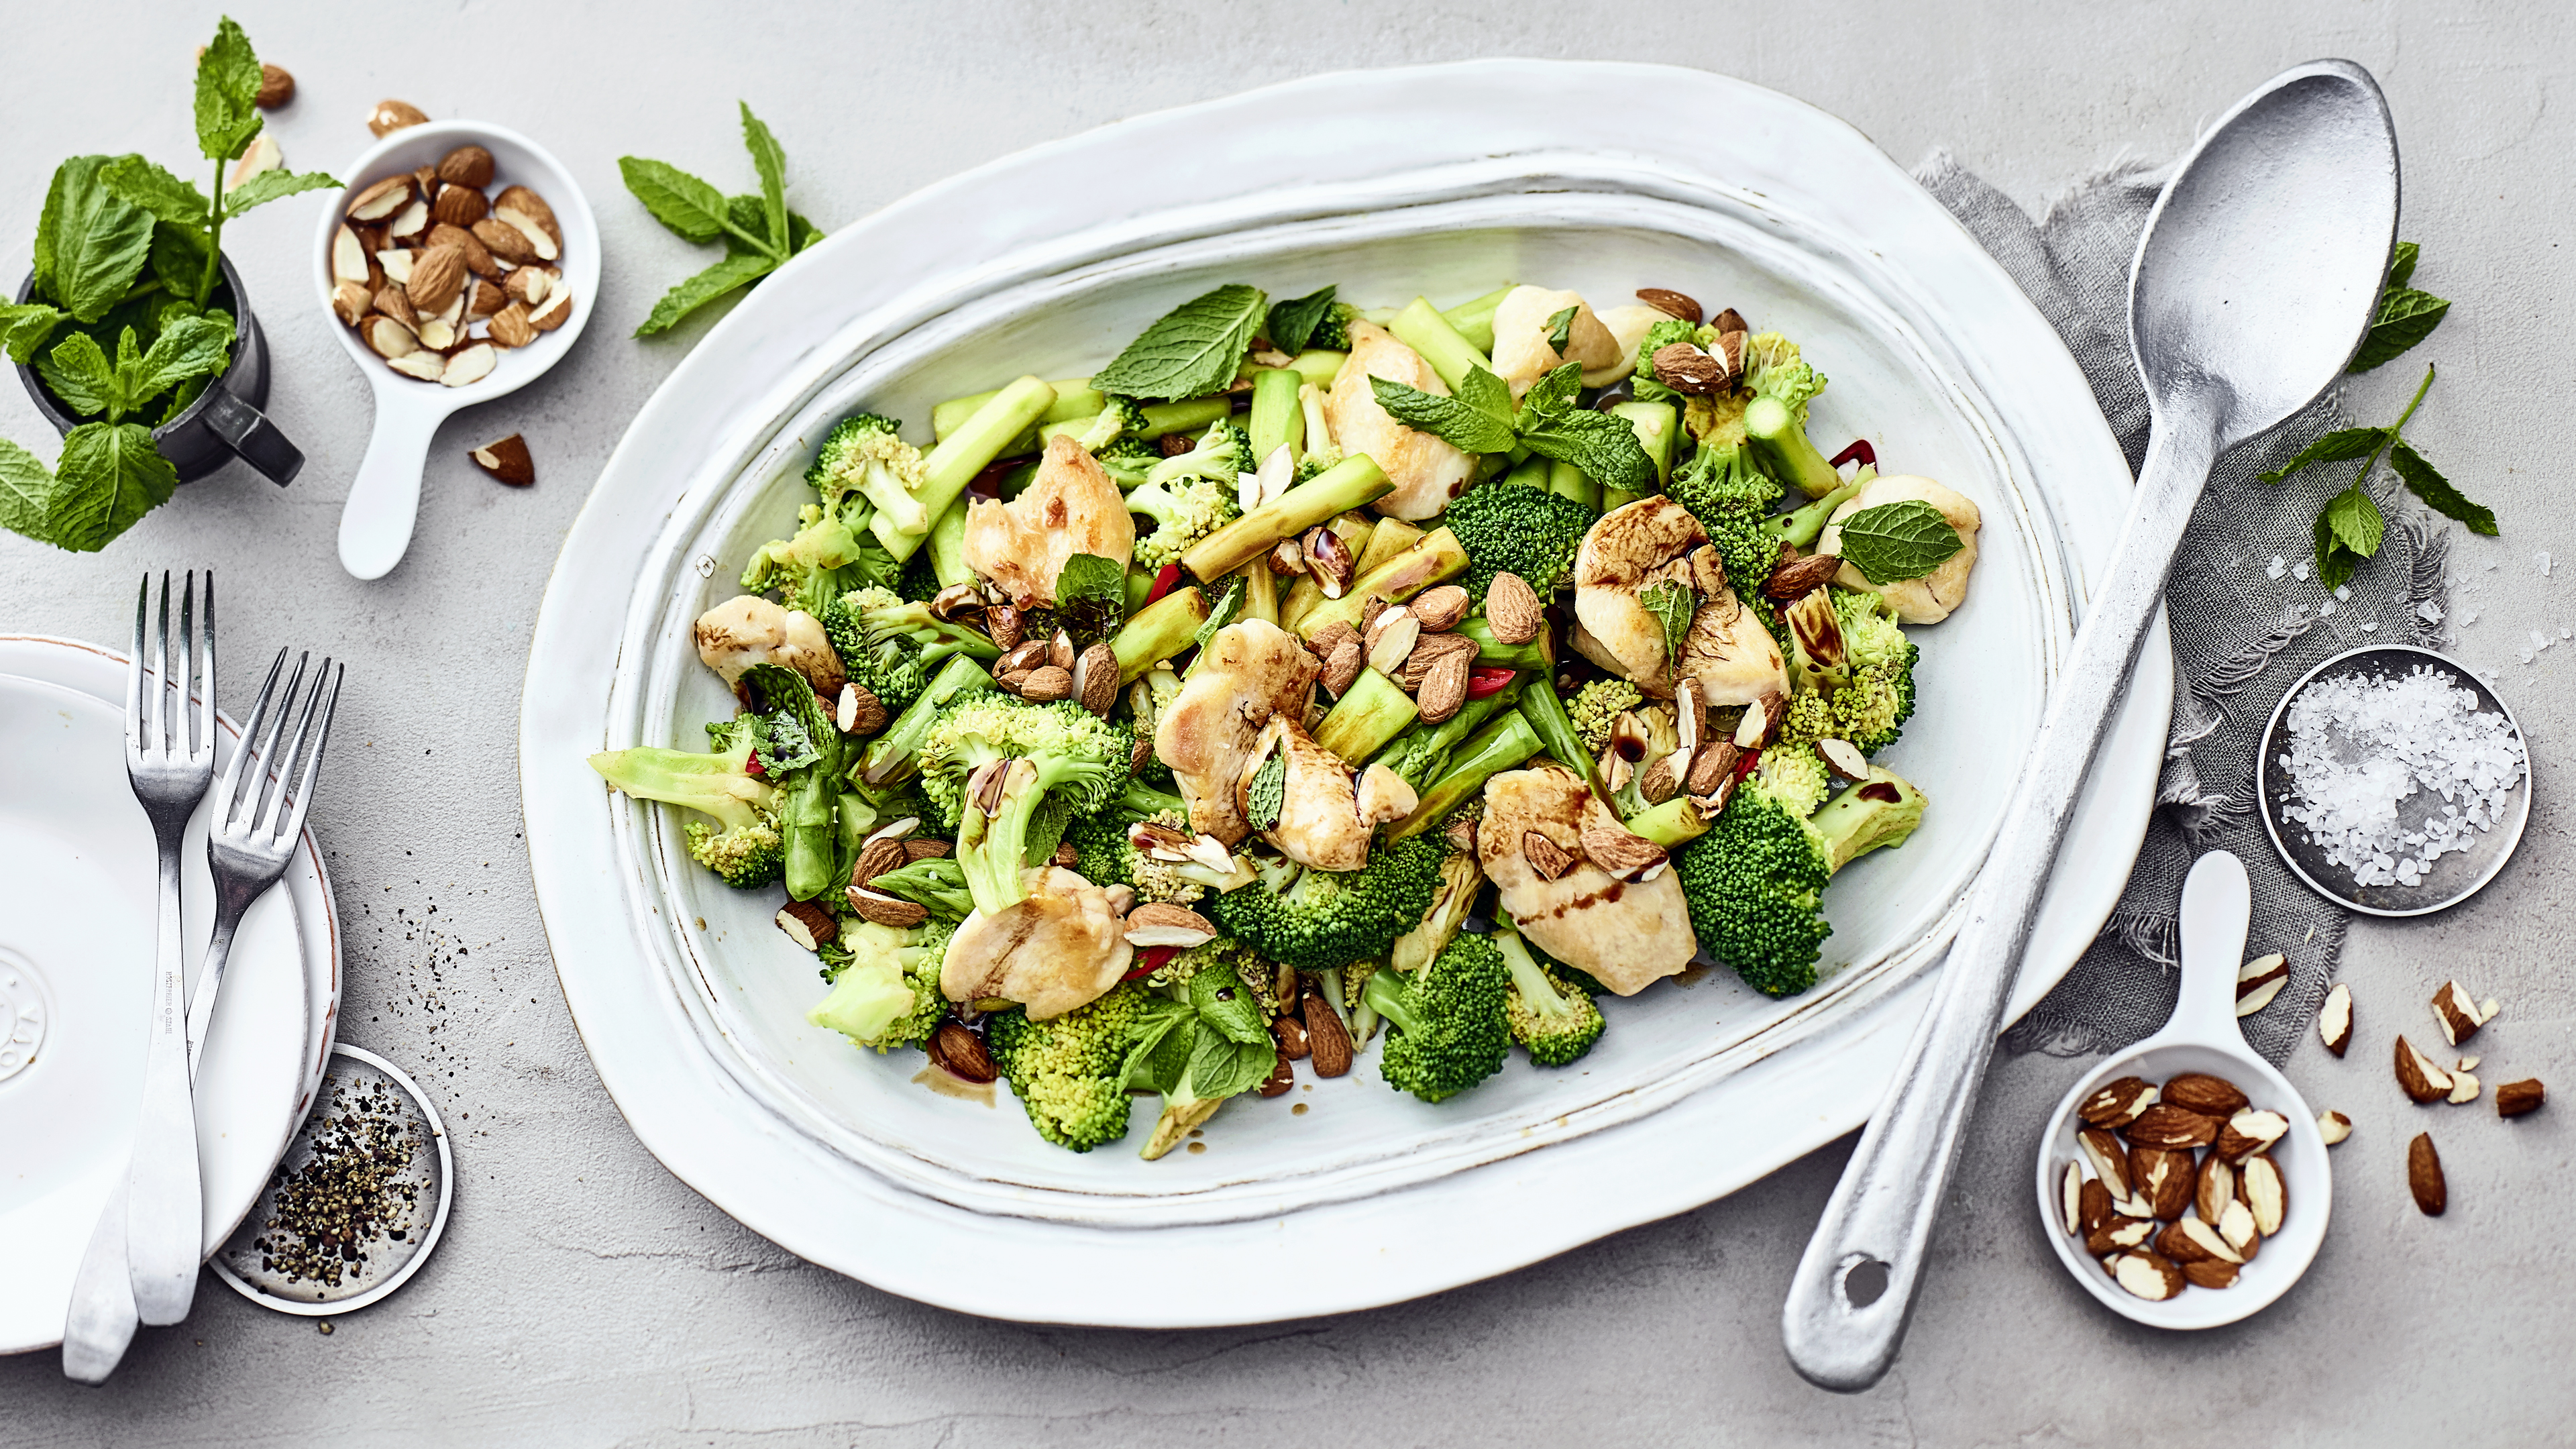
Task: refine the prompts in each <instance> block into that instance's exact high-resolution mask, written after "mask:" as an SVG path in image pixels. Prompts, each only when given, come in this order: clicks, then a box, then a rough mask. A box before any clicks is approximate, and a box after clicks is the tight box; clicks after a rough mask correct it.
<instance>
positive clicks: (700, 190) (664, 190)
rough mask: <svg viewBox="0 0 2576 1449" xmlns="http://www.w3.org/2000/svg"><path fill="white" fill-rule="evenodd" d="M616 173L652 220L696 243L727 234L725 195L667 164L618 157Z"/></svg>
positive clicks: (641, 158)
mask: <svg viewBox="0 0 2576 1449" xmlns="http://www.w3.org/2000/svg"><path fill="white" fill-rule="evenodd" d="M617 174H618V175H620V176H622V177H624V178H626V189H627V190H628V191H629V192H631V193H633V194H634V197H635V199H636V200H637V201H640V202H642V203H644V209H645V210H646V211H649V212H651V213H652V214H653V219H654V220H655V221H658V222H660V223H662V225H664V226H667V227H669V228H670V229H671V230H673V231H675V232H678V233H679V234H680V235H681V236H683V237H685V238H687V239H688V240H690V241H693V242H711V241H714V240H715V239H716V238H717V237H719V236H722V235H724V229H725V199H724V194H723V193H722V192H720V191H718V190H716V189H715V188H714V187H712V186H709V185H708V184H707V183H705V182H703V181H700V180H699V179H698V178H696V177H694V176H691V175H690V174H689V173H687V172H686V171H683V170H681V169H680V168H679V167H677V166H674V165H672V164H670V163H669V162H667V161H651V160H647V159H645V158H644V157H641V156H620V157H618V158H617Z"/></svg>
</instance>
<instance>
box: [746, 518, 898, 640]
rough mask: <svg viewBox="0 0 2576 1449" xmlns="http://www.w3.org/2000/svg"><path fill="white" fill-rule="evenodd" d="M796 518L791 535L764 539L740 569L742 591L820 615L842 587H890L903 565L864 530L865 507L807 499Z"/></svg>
mask: <svg viewBox="0 0 2576 1449" xmlns="http://www.w3.org/2000/svg"><path fill="white" fill-rule="evenodd" d="M797 519H798V527H797V530H796V536H795V537H794V538H786V539H779V540H776V541H774V542H770V543H765V544H762V545H761V546H760V549H759V551H758V552H756V553H754V554H753V555H752V556H751V562H750V563H749V564H748V565H746V566H745V567H744V568H743V571H742V587H743V588H744V590H745V591H747V592H749V593H754V594H767V593H771V592H776V593H778V594H780V595H781V596H783V597H784V598H785V599H786V601H787V607H789V608H791V609H802V610H804V611H805V612H806V613H808V614H812V615H813V616H814V617H816V618H818V619H819V618H821V617H823V615H824V614H825V612H827V611H828V610H829V609H830V608H831V605H832V601H833V600H834V599H836V598H838V597H839V596H840V595H841V594H842V592H843V591H845V590H849V589H855V588H863V587H871V586H873V587H885V586H889V585H891V584H893V583H894V582H895V581H896V580H897V579H898V578H900V577H901V576H902V573H903V565H902V564H900V563H897V562H896V561H895V557H894V555H893V554H890V553H888V552H886V549H885V545H884V544H881V543H879V542H877V539H876V536H875V535H874V534H872V533H867V532H863V531H862V525H864V524H865V522H866V519H867V514H866V510H865V509H864V508H859V509H857V513H856V516H855V517H853V516H851V515H850V514H849V513H848V512H844V511H834V510H827V509H825V508H823V507H821V506H820V505H817V504H812V503H808V504H806V505H805V506H804V507H803V508H802V509H799V510H798V511H797Z"/></svg>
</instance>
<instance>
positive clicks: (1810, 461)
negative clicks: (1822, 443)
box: [1744, 397, 1843, 498]
mask: <svg viewBox="0 0 2576 1449" xmlns="http://www.w3.org/2000/svg"><path fill="white" fill-rule="evenodd" d="M1744 436H1745V438H1746V439H1747V440H1748V441H1750V442H1751V443H1752V444H1753V450H1754V451H1755V452H1757V453H1760V454H1761V455H1762V461H1763V462H1765V463H1767V464H1769V465H1770V469H1771V476H1772V477H1774V478H1780V479H1784V480H1786V481H1788V482H1790V483H1792V484H1795V485H1796V486H1797V489H1798V491H1799V492H1801V493H1804V494H1806V495H1807V496H1808V497H1810V498H1822V497H1824V496H1825V495H1826V494H1828V493H1831V492H1833V491H1834V490H1835V489H1837V488H1840V487H1841V486H1843V477H1842V475H1841V474H1840V473H1837V472H1835V471H1834V465H1833V464H1831V463H1828V462H1826V461H1825V455H1824V454H1822V453H1819V452H1817V451H1816V445H1815V444H1813V443H1811V442H1808V441H1807V430H1806V429H1805V428H1802V427H1800V426H1799V425H1798V419H1797V416H1796V415H1795V414H1793V413H1791V412H1790V411H1789V407H1788V404H1786V403H1783V402H1782V401H1780V400H1779V399H1778V398H1776V397H1757V398H1755V399H1754V400H1753V401H1751V402H1749V403H1747V404H1745V406H1744Z"/></svg>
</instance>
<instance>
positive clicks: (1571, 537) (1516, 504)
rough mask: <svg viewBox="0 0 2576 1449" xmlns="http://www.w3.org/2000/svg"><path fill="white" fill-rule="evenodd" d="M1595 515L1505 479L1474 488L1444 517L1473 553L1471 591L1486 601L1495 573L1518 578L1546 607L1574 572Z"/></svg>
mask: <svg viewBox="0 0 2576 1449" xmlns="http://www.w3.org/2000/svg"><path fill="white" fill-rule="evenodd" d="M1595 517H1597V515H1596V514H1594V512H1593V511H1592V510H1591V509H1589V508H1586V507H1584V506H1583V505H1582V504H1580V503H1577V502H1576V501H1574V500H1573V499H1571V498H1567V497H1564V496H1562V495H1560V494H1555V493H1550V492H1548V491H1547V490H1546V489H1544V488H1531V487H1526V486H1524V485H1521V484H1516V483H1506V482H1502V481H1500V480H1495V481H1492V482H1487V483H1483V484H1480V485H1478V486H1477V487H1474V488H1470V489H1468V490H1467V491H1466V492H1465V493H1464V494H1462V495H1461V496H1460V497H1459V498H1458V499H1457V501H1455V502H1453V503H1451V504H1450V505H1449V511H1448V513H1447V514H1446V515H1444V516H1443V517H1442V520H1441V521H1442V522H1443V523H1445V524H1447V525H1448V527H1449V531H1450V532H1451V533H1453V534H1455V535H1457V538H1458V546H1459V547H1460V548H1463V549H1465V550H1466V551H1467V575H1466V577H1465V578H1464V579H1462V580H1460V582H1461V583H1464V584H1465V585H1466V586H1467V592H1469V593H1470V594H1473V595H1475V596H1476V597H1478V598H1483V597H1484V595H1485V590H1486V589H1487V588H1489V587H1491V586H1492V585H1493V582H1494V575H1496V574H1498V573H1503V574H1518V575H1519V576H1520V580H1521V582H1522V583H1525V584H1527V585H1529V586H1530V589H1531V590H1532V591H1533V592H1535V593H1536V594H1537V595H1538V596H1539V600H1540V602H1542V603H1544V602H1545V601H1546V600H1547V597H1548V596H1549V595H1550V594H1553V593H1554V592H1556V590H1557V587H1558V586H1559V585H1561V584H1563V583H1564V582H1565V581H1566V580H1567V579H1568V578H1570V577H1572V576H1573V573H1574V554H1575V550H1576V549H1578V548H1581V547H1582V546H1583V534H1584V531H1585V530H1586V529H1589V528H1590V527H1592V524H1593V520H1594V519H1595Z"/></svg>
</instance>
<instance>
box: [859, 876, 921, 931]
mask: <svg viewBox="0 0 2576 1449" xmlns="http://www.w3.org/2000/svg"><path fill="white" fill-rule="evenodd" d="M844 894H845V895H846V896H847V897H848V899H849V902H850V908H851V909H852V910H855V911H857V912H858V913H859V915H860V917H861V918H862V919H865V920H868V921H873V922H875V923H876V924H877V925H880V926H892V927H894V928H896V929H897V930H909V929H911V928H912V927H914V926H918V925H920V924H921V923H922V922H924V921H926V920H929V919H930V908H929V907H927V906H924V905H921V904H920V903H918V902H915V901H906V900H897V899H896V898H895V897H893V896H890V895H885V894H882V893H880V892H877V891H872V890H868V889H866V888H864V887H861V886H851V887H850V888H849V889H848V891H846V892H845V893H844Z"/></svg>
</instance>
